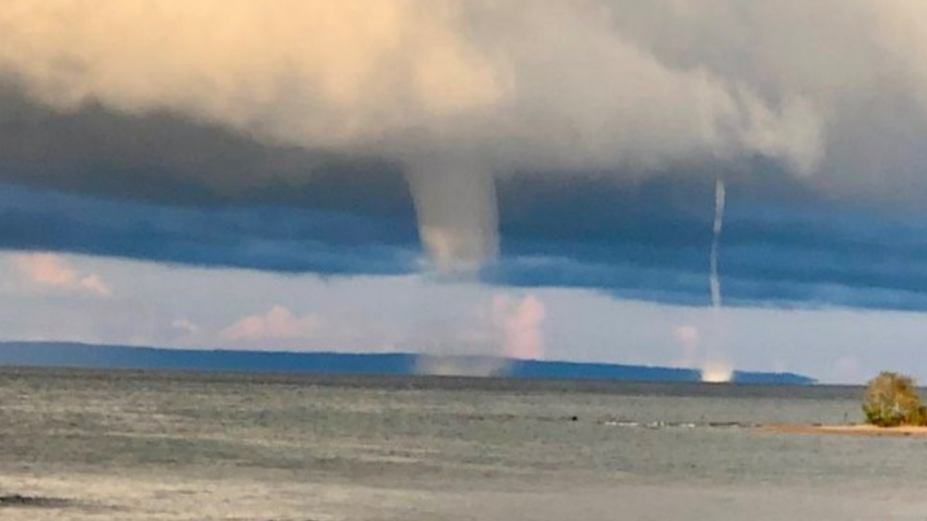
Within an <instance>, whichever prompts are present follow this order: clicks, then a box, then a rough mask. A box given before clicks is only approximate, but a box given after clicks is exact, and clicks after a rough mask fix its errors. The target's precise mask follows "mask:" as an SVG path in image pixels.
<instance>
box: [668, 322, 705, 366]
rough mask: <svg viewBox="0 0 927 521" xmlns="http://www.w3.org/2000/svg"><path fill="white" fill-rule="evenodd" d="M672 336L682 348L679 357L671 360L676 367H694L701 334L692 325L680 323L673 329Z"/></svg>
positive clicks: (696, 363)
mask: <svg viewBox="0 0 927 521" xmlns="http://www.w3.org/2000/svg"><path fill="white" fill-rule="evenodd" d="M673 338H674V339H675V340H676V342H677V343H678V344H679V347H680V348H681V349H682V355H681V356H680V357H679V359H677V360H674V361H673V365H675V366H677V367H694V366H696V365H698V355H699V353H698V351H699V344H700V343H701V339H702V335H701V333H700V332H699V329H698V328H697V327H696V326H693V325H689V324H686V325H681V326H677V327H676V328H674V329H673Z"/></svg>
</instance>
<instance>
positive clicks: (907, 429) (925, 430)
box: [757, 424, 927, 437]
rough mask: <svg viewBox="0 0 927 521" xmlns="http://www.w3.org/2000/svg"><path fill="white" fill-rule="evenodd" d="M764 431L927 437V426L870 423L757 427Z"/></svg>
mask: <svg viewBox="0 0 927 521" xmlns="http://www.w3.org/2000/svg"><path fill="white" fill-rule="evenodd" d="M757 430H759V431H763V432H777V433H790V434H842V435H846V436H892V437H897V436H912V437H927V427H917V426H902V427H877V426H875V425H869V424H853V425H800V424H799V425H795V424H778V425H763V426H760V427H757Z"/></svg>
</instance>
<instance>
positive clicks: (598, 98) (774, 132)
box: [0, 0, 927, 268]
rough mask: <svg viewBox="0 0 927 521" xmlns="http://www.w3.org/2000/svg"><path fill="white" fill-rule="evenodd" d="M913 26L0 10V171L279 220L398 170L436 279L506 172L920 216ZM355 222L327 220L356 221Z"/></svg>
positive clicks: (575, 14) (623, 11) (547, 15)
mask: <svg viewBox="0 0 927 521" xmlns="http://www.w3.org/2000/svg"><path fill="white" fill-rule="evenodd" d="M925 15H927V7H923V6H921V5H920V4H919V3H917V2H912V1H907V0H890V1H886V2H881V3H872V2H865V1H863V0H821V1H818V2H815V3H814V4H808V3H807V2H800V1H798V0H786V1H784V2H777V3H776V4H775V5H772V4H770V5H765V4H762V3H755V2H751V3H746V4H745V3H743V2H737V1H736V0H709V1H701V2H697V3H696V2H686V1H679V0H655V1H653V2H646V3H643V4H642V3H641V2H636V1H630V0H627V1H626V0H609V1H606V0H564V1H560V2H543V3H541V2H532V1H510V2H492V1H488V0H476V1H463V0H460V1H457V0H442V1H437V2H436V1H428V2H425V1H416V0H402V1H401V0H384V1H381V2H376V3H370V2H365V1H362V0H349V1H343V2H337V3H332V2H329V1H326V0H308V1H295V0H292V1H290V0H276V1H271V0H263V1H258V0H253V1H252V0H234V1H219V0H201V1H198V2H194V3H178V2H162V3H151V2H145V1H142V0H97V1H95V2H92V3H88V2H86V1H82V0H47V1H44V2H41V3H38V2H33V1H31V0H9V1H8V2H6V3H5V4H4V8H3V10H2V11H0V34H3V35H4V36H3V38H2V39H0V80H2V81H3V82H5V83H6V84H7V85H11V86H13V87H12V89H13V91H12V93H9V94H7V96H6V98H5V99H4V100H3V102H2V103H3V105H2V106H0V109H2V110H0V133H2V134H0V138H2V139H0V150H3V152H4V156H3V158H2V161H3V164H4V168H3V172H2V174H0V175H2V177H3V179H7V180H14V181H17V182H26V183H40V184H44V185H45V186H51V187H54V188H59V189H77V190H101V191H105V192H108V193H111V194H117V195H124V196H131V197H143V198H160V199H164V200H167V201H170V202H176V200H178V199H183V198H189V199H190V200H191V201H193V200H235V199H236V198H241V197H242V196H241V195H240V194H242V193H245V194H248V195H247V196H246V198H247V197H252V198H256V199H261V198H262V197H263V198H264V199H266V200H268V201H271V202H274V201H276V202H279V201H283V200H286V199H287V197H289V196H288V195H287V194H286V193H285V191H277V192H273V190H272V189H270V188H268V189H267V190H270V192H262V190H264V188H262V187H275V186H276V187H279V186H280V185H281V184H284V185H285V184H291V185H292V186H294V187H302V186H310V185H311V184H312V183H313V182H315V180H317V179H318V178H319V177H320V176H321V177H324V176H331V175H337V176H343V177H345V178H348V179H358V180H360V181H358V182H359V183H367V182H368V181H370V180H372V179H375V178H376V175H371V172H376V171H383V172H386V173H387V174H388V175H394V174H395V173H396V172H405V173H406V174H407V179H408V182H409V183H410V184H411V186H412V188H411V190H410V191H409V193H410V195H411V197H412V198H413V199H414V200H415V204H414V205H413V206H412V207H413V208H414V209H415V211H416V213H417V215H418V218H419V225H418V228H419V235H420V237H421V240H422V241H423V242H424V243H425V245H426V247H427V248H428V249H429V251H430V252H431V253H432V255H433V258H434V259H435V261H436V262H437V264H438V265H440V266H445V267H451V268H458V267H464V268H466V267H472V266H473V265H475V264H478V263H479V262H480V261H481V260H483V259H484V258H486V257H492V256H494V255H495V253H496V251H497V249H498V244H499V239H498V237H497V236H496V226H497V217H496V216H497V212H496V210H495V200H496V198H497V196H496V191H495V189H494V182H493V181H492V180H493V178H496V179H498V178H499V177H506V176H510V175H513V174H515V173H519V174H523V175H528V176H529V177H530V176H532V175H544V176H545V179H561V180H562V182H564V183H577V182H578V181H577V180H576V177H577V176H580V177H583V179H589V178H590V177H594V176H612V177H614V178H616V179H620V180H623V181H626V180H635V181H636V180H639V179H641V178H643V177H645V176H648V175H653V174H654V173H665V172H666V171H673V172H677V173H678V172H683V173H685V172H690V171H691V172H696V173H697V174H698V175H705V173H706V172H708V173H709V175H710V173H712V172H717V171H720V172H723V173H724V175H727V176H730V175H732V174H733V173H747V174H748V175H756V174H757V172H756V171H755V170H756V169H755V165H756V164H759V163H762V161H760V162H758V161H757V158H765V159H768V160H769V161H771V162H773V163H775V164H777V165H779V167H780V168H781V169H783V170H785V171H788V172H791V173H793V174H796V175H798V176H799V177H800V178H802V179H803V181H802V182H803V183H806V184H807V185H808V186H813V187H815V188H816V189H818V190H821V191H823V192H825V193H829V194H839V195H844V194H852V195H855V196H862V197H865V198H880V199H882V198H887V199H890V200H902V199H905V200H909V201H913V202H917V201H923V200H924V199H927V197H925V196H927V183H925V180H924V178H923V177H924V176H922V175H921V170H920V168H921V165H922V164H924V161H925V160H927V157H924V155H925V153H924V152H923V147H922V146H920V143H921V142H922V141H923V137H924V136H927V96H925V95H924V93H925V92H927V65H925V62H924V61H923V60H922V59H920V55H921V54H922V53H921V51H922V49H924V47H925V45H927V27H924V26H923V24H921V23H920V22H919V21H920V20H923V19H925ZM21 95H22V96H25V97H27V98H28V99H29V100H30V102H29V103H25V102H24V101H23V99H21V98H20V96H21ZM55 113H57V115H56V114H55ZM582 182H586V181H582ZM347 184H350V183H347ZM178 185H182V186H186V187H190V188H196V190H200V191H202V193H201V194H199V195H198V193H196V192H195V193H192V194H189V193H188V194H180V193H179V192H178V191H177V190H176V189H175V187H176V186H178ZM271 192H273V193H271ZM358 193H359V194H361V193H363V194H366V195H360V196H359V197H363V198H367V199H371V197H370V195H369V194H370V190H369V189H367V188H364V187H359V188H358ZM397 195H401V194H397V193H396V192H395V190H394V191H393V192H390V193H389V194H386V195H385V196H384V197H383V199H384V200H386V201H396V200H397V199H398V197H397ZM310 197H311V196H310ZM545 197H547V198H548V199H549V202H552V203H554V204H556V200H557V199H558V198H559V197H561V195H559V194H557V193H548V194H546V195H545ZM373 199H376V197H375V196H374V197H373ZM252 202H253V201H252ZM317 202H318V203H319V204H323V205H325V204H328V205H331V204H333V203H331V202H329V201H317ZM368 202H369V201H368ZM732 202H734V203H736V202H735V201H732ZM356 203H357V202H356V201H352V200H351V198H350V197H347V198H345V199H344V200H343V201H342V202H341V207H342V208H350V207H352V206H353V207H357V208H361V207H363V208H367V209H369V208H373V207H375V206H376V205H375V204H374V205H371V204H356ZM384 204H385V206H386V207H388V208H386V207H384V208H382V211H383V212H386V213H391V214H395V213H396V212H398V213H402V212H404V211H406V208H405V207H402V205H399V206H395V205H394V203H392V202H387V203H384ZM390 205H393V206H390ZM362 211H367V210H362ZM501 211H502V213H503V214H504V213H505V211H506V210H505V208H503V209H502V210H501ZM557 215H558V218H561V219H564V220H565V221H566V224H567V225H569V220H570V216H569V214H568V213H567V212H563V213H559V214H557Z"/></svg>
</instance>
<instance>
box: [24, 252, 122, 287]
mask: <svg viewBox="0 0 927 521" xmlns="http://www.w3.org/2000/svg"><path fill="white" fill-rule="evenodd" d="M13 265H14V266H15V268H16V270H17V271H18V272H19V273H20V274H21V275H23V276H25V277H26V279H27V280H28V281H30V282H32V283H34V284H38V285H40V286H47V287H54V288H60V289H66V290H78V291H85V292H88V293H93V294H95V295H99V296H109V295H110V294H111V293H112V292H111V290H110V288H109V286H108V285H107V284H106V283H105V282H104V281H103V279H102V278H101V277H100V276H99V275H97V274H96V273H89V274H82V273H80V272H78V271H77V270H75V269H74V268H73V267H72V266H71V265H70V264H68V262H67V260H65V259H64V258H63V257H62V256H60V255H55V254H53V253H23V254H18V255H16V256H14V258H13Z"/></svg>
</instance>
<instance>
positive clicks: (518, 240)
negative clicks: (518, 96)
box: [0, 168, 927, 309]
mask: <svg viewBox="0 0 927 521" xmlns="http://www.w3.org/2000/svg"><path fill="white" fill-rule="evenodd" d="M757 170H758V171H760V170H762V169H761V168H758V169H757ZM345 179H353V178H350V177H325V176H320V177H319V178H318V184H312V183H310V184H308V185H305V186H302V187H301V188H300V189H298V190H296V189H293V188H292V187H290V189H289V190H287V189H286V188H287V187H286V186H275V185H269V186H267V187H265V189H264V190H262V191H260V192H252V193H251V194H250V197H251V198H252V199H253V201H250V202H249V201H248V200H247V199H248V198H247V197H246V196H245V194H239V195H236V196H234V197H231V196H230V198H229V200H222V199H221V198H219V197H217V196H215V195H214V194H213V195H210V196H209V198H207V199H208V200H207V201H206V202H204V201H197V203H196V204H180V203H178V202H175V203H174V204H170V205H168V204H164V203H163V202H158V203H152V202H141V201H137V200H136V201H130V200H124V199H119V198H114V197H105V196H86V195H79V194H69V193H60V192H51V191H48V190H45V189H39V188H26V187H22V186H18V185H14V184H7V185H5V186H4V188H3V191H2V195H0V246H2V247H3V248H7V249H34V250H55V251H71V252H80V253H91V254H98V255H111V256H120V257H129V258H136V259H144V260H154V261H159V262H170V263H181V264H192V265H200V266H231V267H242V268H249V269H257V270H266V271H278V272H293V273H302V272H313V273H320V274H337V275H347V276H350V275H358V274H404V273H412V272H415V271H417V270H418V269H419V258H420V256H421V253H420V246H419V244H418V240H417V235H416V229H415V222H414V216H413V215H412V212H411V210H410V208H409V207H410V205H411V201H410V200H409V195H408V194H407V193H405V192H404V190H403V187H404V182H403V180H402V178H401V177H399V176H391V175H384V176H382V177H381V178H380V181H379V184H371V185H362V186H350V185H349V186H345V184H344V183H339V182H338V180H345ZM529 180H531V178H528V179H526V178H523V177H509V178H506V179H505V180H503V182H501V183H500V185H499V191H498V194H499V198H500V205H501V207H502V208H503V209H504V211H503V212H502V214H501V216H500V219H501V231H502V238H503V242H502V256H501V258H500V260H499V262H498V263H496V264H495V265H494V266H492V267H490V268H489V269H486V270H484V272H483V277H484V279H485V280H486V281H487V282H492V283H496V284H503V285H514V286H562V287H581V288H589V289H595V290H601V291H605V292H609V293H612V294H615V295H618V296H622V297H626V298H636V299H643V300H652V301H659V302H671V303H682V304H690V305H707V304H708V301H709V297H708V255H707V254H708V245H709V243H710V240H711V232H710V225H711V222H710V219H711V215H712V199H711V196H712V194H711V179H710V177H709V176H707V175H703V176H693V175H692V173H691V172H690V173H687V174H685V175H682V174H679V173H675V174H674V173H667V174H666V176H664V177H660V178H654V179H650V180H647V181H641V182H637V183H634V184H628V183H618V182H615V181H614V180H613V179H612V178H607V177H603V178H599V179H598V180H594V179H590V180H587V181H585V182H574V183H571V184H569V185H562V184H559V183H556V182H553V181H551V182H540V183H539V182H536V181H533V180H531V182H530V183H529V182H528V181H529ZM796 187H797V185H795V184H794V183H793V181H792V180H791V179H790V178H789V177H787V176H784V175H782V174H781V173H778V172H775V171H766V172H765V173H764V174H757V175H755V176H753V177H751V178H740V180H738V181H734V182H732V183H731V186H730V189H729V196H730V200H731V201H732V204H731V205H730V207H729V212H728V220H727V222H726V229H725V238H724V242H723V244H724V245H723V248H722V257H721V258H722V265H721V273H722V281H723V285H724V293H725V302H726V303H728V304H731V305H757V304H766V305H778V306H820V305H848V306H854V307H874V308H883V307H884V308H895V309H927V269H924V268H922V267H921V266H920V264H919V263H917V262H916V260H917V259H919V258H923V257H924V255H925V254H927V246H925V244H924V243H923V242H922V241H921V237H924V236H927V235H925V232H927V225H925V223H924V222H921V221H917V220H914V219H911V218H903V217H900V216H897V215H892V214H888V213H886V212H885V210H884V209H882V210H880V209H878V208H866V207H853V206H847V205H845V204H840V203H838V202H834V201H826V200H822V199H821V198H820V197H816V196H815V195H814V194H811V193H808V192H807V191H798V190H796ZM177 188H178V189H182V185H180V184H178V186H177ZM374 192H375V193H374ZM365 201H369V202H370V204H366V203H365Z"/></svg>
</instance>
